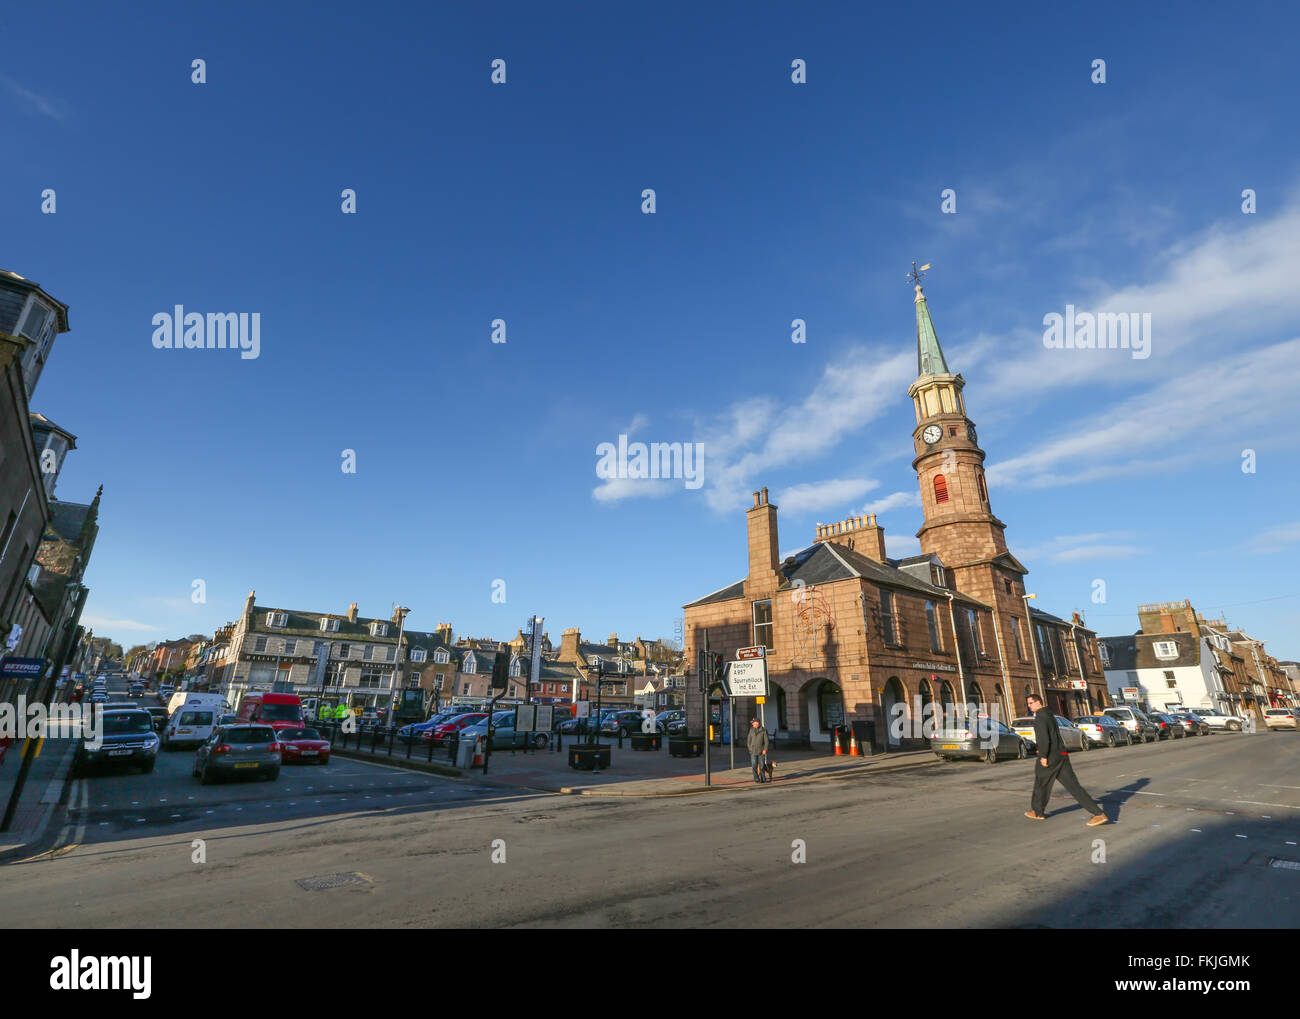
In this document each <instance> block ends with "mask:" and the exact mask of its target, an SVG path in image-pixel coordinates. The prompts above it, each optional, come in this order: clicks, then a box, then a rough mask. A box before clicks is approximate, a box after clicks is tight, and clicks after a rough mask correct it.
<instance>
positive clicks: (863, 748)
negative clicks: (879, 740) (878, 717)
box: [852, 721, 876, 757]
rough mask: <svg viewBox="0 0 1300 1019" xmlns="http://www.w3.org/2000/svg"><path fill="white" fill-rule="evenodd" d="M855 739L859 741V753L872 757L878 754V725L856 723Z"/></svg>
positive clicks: (854, 724)
mask: <svg viewBox="0 0 1300 1019" xmlns="http://www.w3.org/2000/svg"><path fill="white" fill-rule="evenodd" d="M852 725H853V738H854V739H856V740H857V741H858V753H860V754H862V756H863V757H870V756H871V755H872V754H874V753H875V752H876V723H875V722H874V721H869V722H859V721H854V722H853V723H852Z"/></svg>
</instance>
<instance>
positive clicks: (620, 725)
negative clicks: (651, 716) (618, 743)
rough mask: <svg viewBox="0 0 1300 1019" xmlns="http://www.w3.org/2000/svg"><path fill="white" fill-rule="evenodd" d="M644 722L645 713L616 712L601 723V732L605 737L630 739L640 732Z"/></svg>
mask: <svg viewBox="0 0 1300 1019" xmlns="http://www.w3.org/2000/svg"><path fill="white" fill-rule="evenodd" d="M644 722H645V712H644V711H616V712H614V713H613V714H612V715H609V716H607V717H606V718H605V720H604V721H602V722H601V723H600V731H601V734H602V735H605V736H623V737H628V736H631V735H632V734H633V733H634V732H640V731H641V726H642V724H643V723H644Z"/></svg>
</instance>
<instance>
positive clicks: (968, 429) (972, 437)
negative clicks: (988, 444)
mask: <svg viewBox="0 0 1300 1019" xmlns="http://www.w3.org/2000/svg"><path fill="white" fill-rule="evenodd" d="M966 434H967V435H969V436H970V441H971V442H979V439H977V438H975V426H974V425H967V426H966Z"/></svg>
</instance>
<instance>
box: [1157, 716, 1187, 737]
mask: <svg viewBox="0 0 1300 1019" xmlns="http://www.w3.org/2000/svg"><path fill="white" fill-rule="evenodd" d="M1147 718H1149V719H1151V721H1152V722H1153V723H1154V724H1156V725H1158V726H1159V727H1160V737H1159V738H1160V739H1182V738H1183V737H1184V736H1186V735H1187V731H1186V730H1185V729H1184V728H1183V723H1182V722H1180V721H1178V719H1176V718H1174V716H1173V715H1166V714H1163V713H1161V712H1157V711H1148V712H1147Z"/></svg>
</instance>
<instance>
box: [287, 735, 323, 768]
mask: <svg viewBox="0 0 1300 1019" xmlns="http://www.w3.org/2000/svg"><path fill="white" fill-rule="evenodd" d="M278 734H279V737H280V759H281V761H282V762H283V763H284V764H329V763H330V741H329V740H327V739H326V738H325V737H324V736H322V735H321V734H320V733H319V732H317V731H316V730H315V729H309V728H306V727H304V728H301V729H280V730H278Z"/></svg>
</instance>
